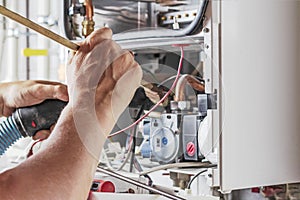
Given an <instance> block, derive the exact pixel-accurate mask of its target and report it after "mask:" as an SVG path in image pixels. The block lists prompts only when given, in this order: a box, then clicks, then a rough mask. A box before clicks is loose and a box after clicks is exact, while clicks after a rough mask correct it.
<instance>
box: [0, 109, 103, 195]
mask: <svg viewBox="0 0 300 200" xmlns="http://www.w3.org/2000/svg"><path fill="white" fill-rule="evenodd" d="M56 127H57V128H55V129H54V131H53V133H52V135H51V136H50V137H49V139H48V141H47V143H46V145H45V148H44V149H42V150H41V151H40V152H38V153H37V154H36V155H35V156H33V157H32V158H29V159H28V160H26V161H25V162H23V163H22V164H20V165H19V166H18V167H15V168H14V169H12V170H9V171H7V172H5V173H4V174H2V175H0V176H2V182H1V186H0V193H1V194H5V193H4V192H6V193H7V195H10V194H11V193H12V194H13V195H14V199H34V198H38V199H86V197H87V195H88V191H89V188H90V186H91V181H92V177H93V174H94V172H95V169H96V164H97V160H96V159H95V158H94V157H93V156H92V155H91V154H90V153H89V152H88V151H87V149H86V147H85V146H84V145H83V143H82V141H81V139H80V137H79V136H78V134H77V131H76V126H75V123H74V118H73V112H72V108H70V106H67V107H66V108H65V110H64V111H63V113H62V116H61V118H60V120H59V122H58V124H57V125H56ZM86 132H87V134H88V132H89V130H86ZM103 143H104V140H102V141H98V145H99V151H100V149H102V148H101V147H102V145H103ZM2 184H5V185H4V186H5V187H2ZM1 189H3V191H1ZM2 197H3V195H2ZM5 199H7V198H5Z"/></svg>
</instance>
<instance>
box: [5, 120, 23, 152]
mask: <svg viewBox="0 0 300 200" xmlns="http://www.w3.org/2000/svg"><path fill="white" fill-rule="evenodd" d="M22 137H23V136H22V135H21V133H20V132H19V130H18V129H17V126H16V123H15V122H14V120H13V118H12V117H11V116H10V117H8V118H6V120H4V121H3V122H2V123H1V124H0V155H3V154H4V153H5V151H6V150H7V149H8V148H9V147H10V146H11V145H12V144H13V143H15V142H16V141H17V140H18V139H20V138H22Z"/></svg>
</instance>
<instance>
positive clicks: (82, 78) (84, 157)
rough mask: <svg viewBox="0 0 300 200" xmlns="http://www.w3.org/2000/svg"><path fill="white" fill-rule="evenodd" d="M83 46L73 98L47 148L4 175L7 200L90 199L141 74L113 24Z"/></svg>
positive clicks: (73, 76) (75, 62)
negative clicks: (101, 159)
mask: <svg viewBox="0 0 300 200" xmlns="http://www.w3.org/2000/svg"><path fill="white" fill-rule="evenodd" d="M80 46H81V48H80V49H79V51H78V52H77V53H76V54H75V55H74V57H72V58H71V59H70V62H69V66H68V67H69V69H68V70H69V71H68V87H69V88H68V90H69V99H70V102H69V104H68V105H67V107H66V108H65V109H64V111H63V113H62V115H61V117H60V119H59V121H58V123H57V125H56V127H55V128H54V130H53V133H52V134H51V136H50V137H49V138H48V141H47V144H46V145H45V147H44V149H43V150H41V151H40V152H38V153H37V154H36V155H35V156H33V157H31V158H29V159H28V160H27V161H25V162H23V163H22V164H20V165H19V166H18V167H16V168H14V169H11V170H8V171H6V172H4V173H3V174H2V175H0V179H1V180H0V184H1V185H0V194H1V195H2V197H3V198H4V197H7V198H5V199H9V197H11V198H13V199H34V198H36V199H86V198H87V195H88V191H89V189H90V186H91V182H92V177H93V174H94V172H95V169H96V164H97V161H98V160H97V158H98V156H99V155H100V151H101V149H102V146H103V143H104V141H105V138H106V136H107V134H109V132H110V131H111V129H112V128H113V126H114V124H115V122H116V120H117V119H118V117H119V115H120V114H121V112H122V111H123V110H124V109H125V107H126V106H127V105H128V103H129V101H130V100H131V98H132V96H133V94H134V91H135V89H136V88H137V87H138V86H139V83H140V80H141V76H142V73H141V69H140V67H139V65H138V64H137V63H136V62H135V61H134V59H133V56H132V55H131V53H129V52H128V51H127V52H124V51H122V50H121V49H120V48H119V47H118V46H117V45H116V44H115V43H114V42H113V41H111V31H110V30H108V29H102V30H100V31H97V32H94V33H93V34H92V35H91V36H89V38H88V39H87V40H86V41H85V42H83V43H82V44H81V45H80ZM99 76H100V77H99ZM5 195H6V196H5Z"/></svg>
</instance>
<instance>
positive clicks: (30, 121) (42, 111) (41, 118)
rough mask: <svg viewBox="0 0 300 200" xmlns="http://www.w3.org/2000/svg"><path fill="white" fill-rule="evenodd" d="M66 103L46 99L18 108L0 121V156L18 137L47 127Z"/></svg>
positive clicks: (30, 134)
mask: <svg viewBox="0 0 300 200" xmlns="http://www.w3.org/2000/svg"><path fill="white" fill-rule="evenodd" d="M66 104H67V102H64V101H60V100H46V101H44V102H42V103H41V104H38V105H34V106H29V107H24V108H18V109H17V110H16V111H15V112H14V113H13V114H12V116H9V117H8V118H6V120H4V121H3V122H2V123H0V156H1V155H3V154H4V153H5V151H6V150H7V149H8V148H9V147H10V146H11V145H12V144H14V143H15V142H16V141H17V140H18V139H20V138H22V137H27V136H29V137H31V136H34V135H35V134H36V133H37V132H38V131H40V130H47V129H49V128H50V127H51V126H52V125H53V124H54V123H55V122H56V121H57V119H58V117H59V115H60V113H61V111H62V110H63V108H64V107H65V106H66Z"/></svg>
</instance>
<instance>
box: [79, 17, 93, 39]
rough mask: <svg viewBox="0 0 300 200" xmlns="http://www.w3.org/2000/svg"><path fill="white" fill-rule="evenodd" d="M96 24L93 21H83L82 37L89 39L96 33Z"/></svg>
mask: <svg viewBox="0 0 300 200" xmlns="http://www.w3.org/2000/svg"><path fill="white" fill-rule="evenodd" d="M94 26H95V22H94V21H93V20H83V22H82V35H83V36H84V37H87V36H88V35H89V34H91V33H92V32H93V31H94Z"/></svg>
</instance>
